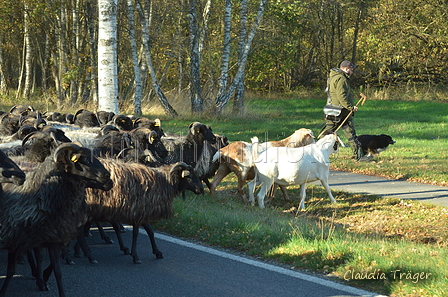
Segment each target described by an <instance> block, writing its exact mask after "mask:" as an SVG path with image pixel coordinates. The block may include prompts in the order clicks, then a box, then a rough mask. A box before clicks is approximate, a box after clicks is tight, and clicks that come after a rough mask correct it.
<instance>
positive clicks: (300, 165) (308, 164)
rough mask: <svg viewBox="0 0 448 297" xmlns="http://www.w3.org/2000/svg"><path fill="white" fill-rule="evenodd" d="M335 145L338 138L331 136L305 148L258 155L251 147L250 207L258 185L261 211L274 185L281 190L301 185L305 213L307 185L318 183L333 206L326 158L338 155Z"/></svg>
mask: <svg viewBox="0 0 448 297" xmlns="http://www.w3.org/2000/svg"><path fill="white" fill-rule="evenodd" d="M256 142H258V138H257V137H253V138H252V143H253V144H254V143H256ZM338 142H339V139H338V137H337V135H336V134H331V135H327V136H325V137H323V138H322V139H320V140H319V141H318V142H316V143H313V144H310V145H307V146H304V147H299V148H291V147H271V148H269V149H267V150H266V151H264V152H262V153H260V154H259V153H258V151H257V150H256V146H255V145H253V146H252V154H253V156H254V162H255V176H256V177H255V178H254V179H253V180H252V181H251V182H249V183H248V188H249V201H250V202H251V204H252V205H254V204H255V201H254V200H255V199H254V198H255V197H254V189H255V185H256V183H257V182H258V183H259V184H261V189H260V191H259V192H258V195H257V199H258V205H259V207H260V208H264V198H265V196H266V194H267V192H268V191H269V189H270V188H271V186H272V185H273V184H274V183H276V184H278V185H282V186H290V185H300V209H304V208H305V196H306V193H305V189H306V183H309V182H313V181H317V180H320V182H321V183H322V186H323V187H324V188H325V190H326V191H327V193H328V196H329V197H330V200H331V201H332V202H333V203H336V200H335V199H334V197H333V195H332V194H331V190H330V186H329V185H328V177H329V174H330V160H329V157H330V155H331V154H332V153H333V152H335V151H337V147H338Z"/></svg>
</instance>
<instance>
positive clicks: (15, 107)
mask: <svg viewBox="0 0 448 297" xmlns="http://www.w3.org/2000/svg"><path fill="white" fill-rule="evenodd" d="M16 109H17V105H14V106H13V107H11V109H10V110H9V112H10V113H12V112H13V111H14V110H16Z"/></svg>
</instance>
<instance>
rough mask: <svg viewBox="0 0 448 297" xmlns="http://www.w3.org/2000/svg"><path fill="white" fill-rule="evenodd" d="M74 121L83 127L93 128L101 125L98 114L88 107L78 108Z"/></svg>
mask: <svg viewBox="0 0 448 297" xmlns="http://www.w3.org/2000/svg"><path fill="white" fill-rule="evenodd" d="M73 122H74V124H75V125H78V126H79V127H81V128H91V127H99V126H100V122H99V121H98V118H97V116H96V114H95V113H94V112H91V111H88V110H86V109H80V110H78V111H77V112H76V113H75V117H74V120H73Z"/></svg>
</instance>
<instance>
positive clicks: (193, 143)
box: [162, 122, 216, 167]
mask: <svg viewBox="0 0 448 297" xmlns="http://www.w3.org/2000/svg"><path fill="white" fill-rule="evenodd" d="M204 141H208V142H210V143H211V144H215V143H216V136H215V134H213V131H212V129H211V128H210V126H206V125H204V124H202V123H199V122H194V123H191V124H190V126H189V127H188V133H187V135H186V136H173V137H162V142H163V144H164V146H165V147H166V149H167V150H168V156H166V157H165V158H164V160H163V161H164V163H165V164H173V163H176V162H185V163H187V164H188V165H191V166H193V167H195V166H196V163H197V162H198V160H199V157H200V156H201V154H202V150H203V148H204Z"/></svg>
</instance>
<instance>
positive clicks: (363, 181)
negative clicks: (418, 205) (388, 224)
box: [329, 171, 448, 206]
mask: <svg viewBox="0 0 448 297" xmlns="http://www.w3.org/2000/svg"><path fill="white" fill-rule="evenodd" d="M329 184H330V188H331V189H332V190H341V191H345V192H351V193H366V194H375V195H379V196H383V197H396V198H399V199H412V200H418V201H421V202H424V203H431V204H436V205H441V206H448V187H441V186H434V185H429V184H422V183H413V182H408V181H404V180H394V179H386V178H382V177H376V176H369V175H362V174H355V173H350V172H340V171H330V178H329Z"/></svg>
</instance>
